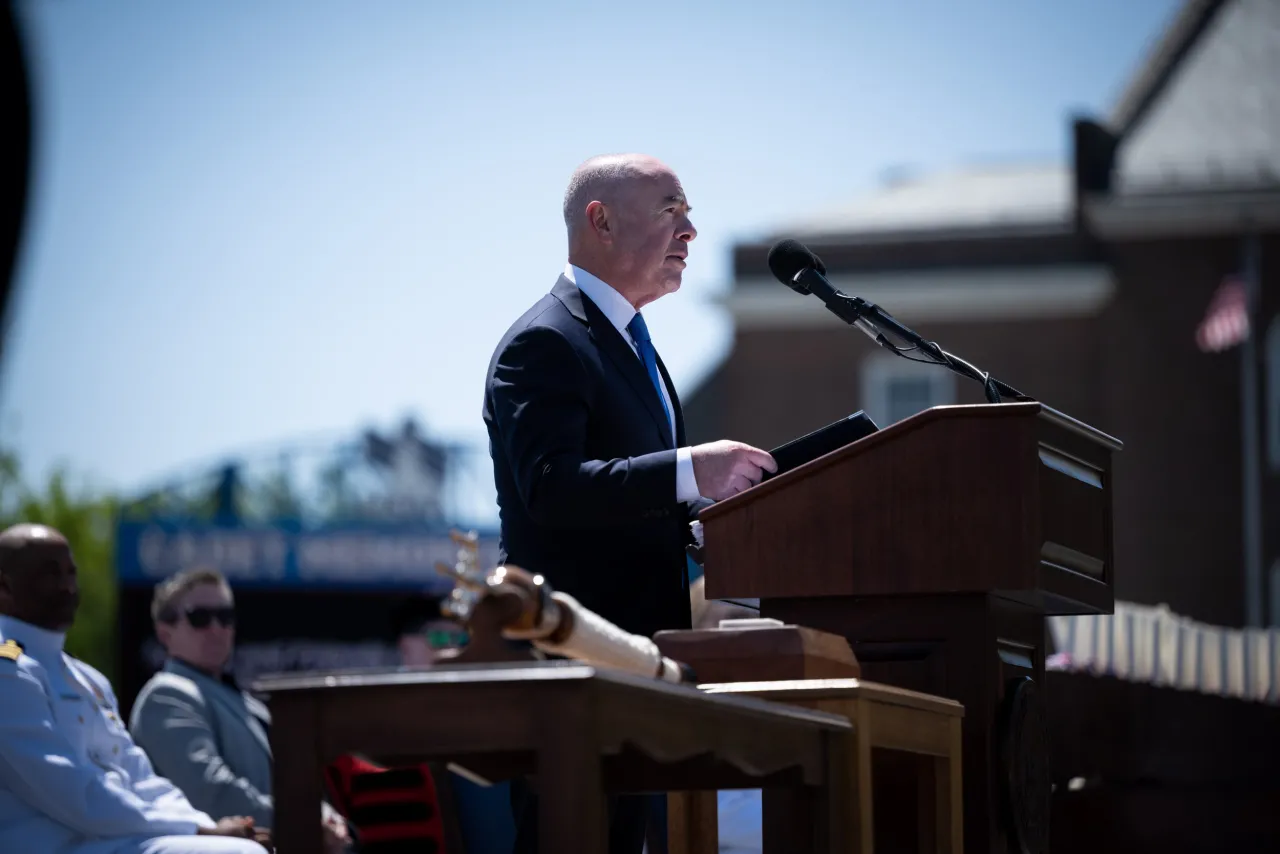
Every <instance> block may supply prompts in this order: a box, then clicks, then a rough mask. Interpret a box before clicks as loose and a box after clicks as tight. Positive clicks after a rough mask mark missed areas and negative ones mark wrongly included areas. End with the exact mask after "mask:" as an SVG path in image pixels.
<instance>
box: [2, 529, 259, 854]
mask: <svg viewBox="0 0 1280 854" xmlns="http://www.w3.org/2000/svg"><path fill="white" fill-rule="evenodd" d="M79 601H80V594H79V588H78V587H77V583H76V565H75V562H74V560H73V559H72V556H71V549H70V547H69V546H68V545H67V541H66V539H65V538H63V536H62V535H61V534H60V533H58V532H57V531H55V530H54V529H52V528H48V527H45V526H43V525H16V526H14V527H12V528H9V529H7V530H5V531H4V532H0V698H3V701H0V851H3V852H14V854H18V852H24V854H25V852H31V854H36V853H37V852H39V854H255V852H256V854H263V852H264V848H263V846H262V845H259V844H258V842H257V841H255V839H261V840H262V841H263V842H265V843H268V844H269V839H268V838H267V834H266V833H265V831H262V830H260V829H258V828H255V827H254V824H253V821H252V819H245V818H231V819H225V820H223V821H220V822H214V821H213V820H212V819H211V818H210V817H209V816H208V815H206V814H205V813H202V812H200V811H199V810H197V809H195V808H194V807H192V806H191V804H190V803H189V802H188V801H187V799H186V797H185V796H184V795H183V794H182V792H181V791H179V790H178V789H177V788H176V787H175V786H174V785H173V784H172V783H170V782H169V781H168V780H166V779H164V778H163V777H158V776H156V774H155V772H154V771H153V770H152V768H151V764H150V762H148V761H147V757H146V754H145V753H143V752H142V750H141V749H139V748H138V747H137V746H136V745H135V744H134V743H133V739H132V738H131V737H130V736H129V732H128V730H127V729H126V728H125V725H124V722H123V721H121V720H120V710H119V706H118V705H117V703H116V698H115V694H114V693H113V692H112V690H111V685H110V683H108V682H107V680H106V678H105V677H103V675H102V674H101V673H99V672H98V671H97V670H94V669H93V668H92V667H90V666H88V665H87V664H85V663H83V662H81V661H78V660H76V659H74V658H72V657H71V656H69V655H67V654H66V653H65V652H63V651H62V646H63V641H64V639H65V637H66V632H67V630H68V629H69V628H70V627H71V624H72V622H73V621H74V619H75V614H76V608H77V606H78V605H79Z"/></svg>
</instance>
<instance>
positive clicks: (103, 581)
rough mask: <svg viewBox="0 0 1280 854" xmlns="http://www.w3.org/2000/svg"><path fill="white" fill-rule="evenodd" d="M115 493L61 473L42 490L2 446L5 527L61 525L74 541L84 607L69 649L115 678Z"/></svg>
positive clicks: (0, 499) (1, 520) (0, 519)
mask: <svg viewBox="0 0 1280 854" xmlns="http://www.w3.org/2000/svg"><path fill="white" fill-rule="evenodd" d="M117 506H118V502H117V501H116V499H115V497H113V496H111V495H109V494H105V493H99V492H96V491H94V490H92V489H88V488H80V489H73V488H72V487H71V486H70V485H69V484H68V479H67V475H66V473H65V472H62V471H58V472H55V473H54V474H53V475H52V476H51V477H50V478H49V482H48V484H47V485H46V486H45V487H44V489H42V490H35V489H31V488H30V487H29V486H28V485H27V484H25V483H24V482H23V480H22V475H21V471H20V467H19V465H18V462H17V460H16V459H15V458H14V456H13V454H11V453H9V452H8V451H3V450H0V529H2V528H7V527H8V526H10V525H14V524H17V523H19V522H33V523H39V524H43V525H49V526H50V527H53V528H57V529H58V530H59V531H61V532H62V533H63V534H64V535H65V536H66V538H67V540H68V542H70V543H71V549H72V552H73V553H74V554H75V559H76V566H77V567H78V568H79V576H80V611H79V613H78V614H77V616H76V622H75V626H74V627H73V628H72V629H71V632H70V633H69V634H68V635H67V652H69V653H70V654H71V655H74V656H75V657H76V658H79V659H81V660H83V661H86V662H88V663H89V664H91V665H93V666H94V667H96V668H98V669H99V670H101V671H102V672H103V674H104V675H105V676H106V677H107V678H108V679H112V680H113V681H114V677H115V670H116V667H115V663H116V662H115V659H116V580H115V556H114V548H115V520H116V511H117Z"/></svg>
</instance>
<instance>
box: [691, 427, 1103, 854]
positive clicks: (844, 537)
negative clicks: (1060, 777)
mask: <svg viewBox="0 0 1280 854" xmlns="http://www.w3.org/2000/svg"><path fill="white" fill-rule="evenodd" d="M1120 448H1121V444H1120V442H1119V441H1117V440H1116V439H1114V438H1112V437H1110V436H1107V435H1106V434H1104V433H1102V432H1100V431H1098V430H1096V429H1094V428H1092V427H1090V426H1088V425H1086V424H1083V423H1081V422H1079V421H1076V420H1075V419H1073V418H1070V417H1069V416H1066V415H1063V414H1062V413H1059V412H1056V411H1054V410H1052V409H1050V408H1049V407H1047V406H1044V405H1043V404H1040V403H1007V404H999V405H980V406H942V407H935V408H933V409H929V410H926V411H924V412H921V413H919V414H918V415H915V416H913V417H911V418H907V419H905V420H903V421H901V422H898V423H896V424H893V425H891V426H890V427H887V428H886V429H884V430H881V431H879V432H877V433H874V434H872V435H870V436H868V437H866V438H864V439H861V440H859V441H857V442H854V443H852V444H850V445H848V446H846V447H844V448H841V449H840V450H838V451H835V452H833V453H830V454H827V455H826V456H824V457H821V458H819V459H817V460H814V461H812V462H810V463H807V464H806V465H804V466H801V467H799V468H797V469H795V470H793V471H790V472H788V473H786V474H784V475H781V476H779V477H776V478H773V479H771V480H769V481H766V482H765V483H763V484H761V485H759V486H757V487H755V488H753V489H751V490H749V491H747V492H745V493H742V494H741V495H738V496H735V497H734V498H731V499H728V500H726V501H723V502H720V503H719V504H716V505H713V506H711V507H709V508H707V509H706V510H703V511H702V513H701V514H700V516H699V518H700V520H701V522H702V524H703V540H704V558H705V567H706V578H707V581H706V589H707V597H708V598H717V599H725V598H734V599H739V598H747V599H759V600H760V613H761V616H764V617H775V618H777V619H780V620H782V621H784V622H786V623H794V624H797V625H802V626H810V627H813V628H816V629H820V630H823V631H829V632H834V633H838V634H841V635H844V636H845V637H847V638H848V639H849V641H850V643H851V645H852V646H853V649H854V652H855V654H856V655H857V658H858V661H859V662H860V664H861V666H862V670H863V676H864V677H865V678H867V679H870V680H873V681H876V682H883V683H887V684H890V685H897V686H900V687H903V688H909V689H912V690H916V691H922V692H925V693H929V694H936V695H939V696H943V697H949V698H952V699H954V700H957V701H959V702H960V703H962V704H963V705H964V707H965V717H964V726H963V751H964V801H965V816H964V826H965V849H966V850H967V851H969V852H988V851H989V852H1000V854H1006V852H1027V854H1036V852H1043V851H1047V850H1048V839H1049V835H1048V820H1049V803H1050V776H1049V770H1048V767H1047V760H1048V752H1047V739H1048V735H1047V732H1046V721H1045V702H1046V697H1045V693H1044V687H1043V686H1044V658H1045V656H1044V646H1045V623H1044V618H1045V616H1047V615H1054V614H1101V613H1110V612H1111V611H1112V610H1113V605H1114V597H1113V593H1112V579H1113V567H1112V536H1111V467H1112V461H1111V458H1112V455H1113V454H1114V453H1115V452H1116V451H1119V450H1120ZM904 808H909V806H905V805H904Z"/></svg>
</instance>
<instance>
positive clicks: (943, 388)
mask: <svg viewBox="0 0 1280 854" xmlns="http://www.w3.org/2000/svg"><path fill="white" fill-rule="evenodd" d="M948 403H955V375H954V374H952V373H951V372H950V371H949V370H947V369H946V368H943V367H941V366H939V365H924V364H920V363H919V362H908V361H907V360H906V359H900V358H898V357H897V356H888V355H883V356H876V357H873V358H870V359H868V360H866V361H865V362H864V363H863V366H862V408H863V410H864V411H866V413H867V415H869V416H871V420H873V421H875V422H876V424H878V425H879V426H881V427H886V426H888V425H890V424H892V423H894V422H895V421H901V420H902V419H904V418H907V417H909V416H912V415H915V414H916V413H917V412H921V411H923V410H925V409H928V408H929V407H931V406H942V405H945V404H948Z"/></svg>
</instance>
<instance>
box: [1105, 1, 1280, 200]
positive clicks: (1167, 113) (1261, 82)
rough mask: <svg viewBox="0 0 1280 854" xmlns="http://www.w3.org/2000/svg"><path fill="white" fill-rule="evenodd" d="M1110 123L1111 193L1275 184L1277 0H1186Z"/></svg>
mask: <svg viewBox="0 0 1280 854" xmlns="http://www.w3.org/2000/svg"><path fill="white" fill-rule="evenodd" d="M1109 123H1110V124H1111V127H1112V130H1113V131H1114V132H1115V133H1116V134H1117V135H1118V136H1119V137H1120V146H1119V150H1118V152H1117V160H1116V172H1115V184H1114V188H1115V190H1116V191H1118V192H1120V193H1130V192H1151V191H1175V192H1185V191H1187V190H1212V189H1221V188H1245V187H1259V186H1268V185H1273V186H1280V2H1277V0H1188V2H1187V3H1186V4H1185V5H1184V6H1183V8H1182V10H1181V11H1180V12H1179V14H1178V15H1177V16H1176V17H1175V19H1174V20H1173V22H1172V23H1171V25H1170V26H1169V27H1168V28H1167V30H1166V31H1165V34H1164V36H1163V38H1161V39H1160V41H1159V42H1158V43H1157V44H1156V45H1155V47H1154V49H1153V50H1152V51H1151V53H1150V55H1149V57H1148V59H1147V61H1146V62H1145V63H1144V65H1143V67H1142V69H1140V71H1139V72H1138V73H1137V74H1136V75H1135V76H1134V79H1133V81H1132V83H1131V84H1130V86H1129V87H1128V89H1127V90H1126V91H1125V93H1124V94H1123V95H1122V97H1121V98H1120V100H1119V102H1118V103H1117V105H1116V108H1115V110H1114V111H1113V113H1112V116H1111V117H1110V122H1109Z"/></svg>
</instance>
